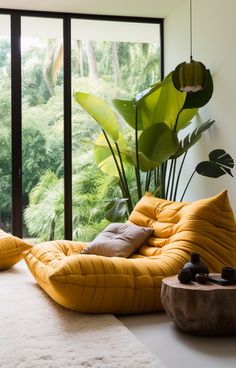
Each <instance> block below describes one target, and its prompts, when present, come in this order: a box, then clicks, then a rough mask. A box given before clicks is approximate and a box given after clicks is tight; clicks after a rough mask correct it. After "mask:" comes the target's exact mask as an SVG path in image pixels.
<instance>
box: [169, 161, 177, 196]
mask: <svg viewBox="0 0 236 368" xmlns="http://www.w3.org/2000/svg"><path fill="white" fill-rule="evenodd" d="M173 162H174V165H173V166H174V169H173V172H172V183H171V191H170V200H171V201H172V196H173V190H174V183H175V171H176V158H174V159H173Z"/></svg>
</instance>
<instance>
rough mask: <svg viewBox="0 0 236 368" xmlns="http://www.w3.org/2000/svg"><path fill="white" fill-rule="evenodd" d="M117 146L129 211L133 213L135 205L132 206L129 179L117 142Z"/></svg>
mask: <svg viewBox="0 0 236 368" xmlns="http://www.w3.org/2000/svg"><path fill="white" fill-rule="evenodd" d="M115 146H116V149H117V153H118V157H119V160H120V166H121V171H122V177H123V181H124V185H125V189H126V193H127V194H128V208H129V211H130V212H131V211H132V210H133V204H132V199H131V195H130V191H129V186H128V182H127V178H126V174H125V169H124V165H123V161H122V157H121V154H120V149H119V146H118V144H117V143H116V142H115Z"/></svg>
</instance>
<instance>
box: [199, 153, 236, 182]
mask: <svg viewBox="0 0 236 368" xmlns="http://www.w3.org/2000/svg"><path fill="white" fill-rule="evenodd" d="M233 167H234V160H233V159H232V157H231V156H230V155H229V154H228V153H226V152H225V151H224V150H222V149H216V150H214V151H211V152H210V153H209V161H203V162H200V163H199V164H198V165H197V167H196V171H197V173H198V174H200V175H204V176H207V177H209V178H219V177H220V176H222V175H225V174H229V175H230V176H232V177H233V174H232V172H231V170H230V169H232V168H233Z"/></svg>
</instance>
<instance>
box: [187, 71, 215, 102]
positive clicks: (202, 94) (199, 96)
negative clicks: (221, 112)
mask: <svg viewBox="0 0 236 368" xmlns="http://www.w3.org/2000/svg"><path fill="white" fill-rule="evenodd" d="M213 89H214V87H213V80H212V77H211V73H210V70H209V69H207V70H206V85H205V87H204V88H203V89H202V90H200V91H198V92H192V93H187V96H186V99H185V103H184V106H183V108H184V109H192V108H196V107H197V108H199V107H202V106H204V105H206V104H207V102H208V101H209V100H210V98H211V96H212V94H213Z"/></svg>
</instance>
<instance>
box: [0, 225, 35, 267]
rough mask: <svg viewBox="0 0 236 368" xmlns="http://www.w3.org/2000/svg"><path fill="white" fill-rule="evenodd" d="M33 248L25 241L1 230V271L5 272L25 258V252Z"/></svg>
mask: <svg viewBox="0 0 236 368" xmlns="http://www.w3.org/2000/svg"><path fill="white" fill-rule="evenodd" d="M30 248H32V245H30V244H28V243H26V242H25V241H24V240H22V239H20V238H17V237H16V236H13V235H11V234H8V233H6V232H5V231H3V230H2V229H0V270H5V269H7V268H9V267H11V266H13V265H14V264H16V263H17V262H19V261H20V260H21V259H22V258H23V252H24V251H26V250H27V249H30Z"/></svg>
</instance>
